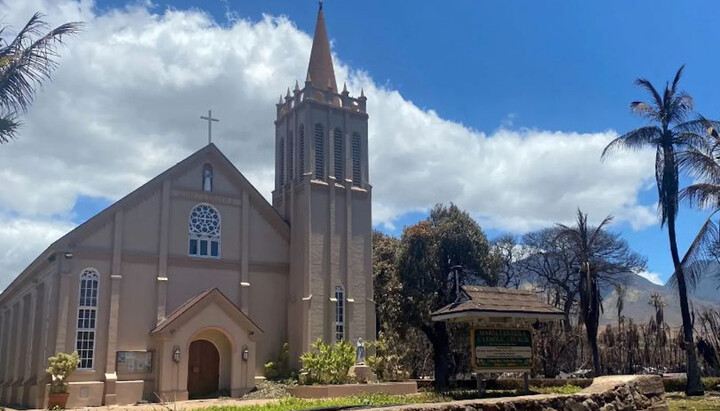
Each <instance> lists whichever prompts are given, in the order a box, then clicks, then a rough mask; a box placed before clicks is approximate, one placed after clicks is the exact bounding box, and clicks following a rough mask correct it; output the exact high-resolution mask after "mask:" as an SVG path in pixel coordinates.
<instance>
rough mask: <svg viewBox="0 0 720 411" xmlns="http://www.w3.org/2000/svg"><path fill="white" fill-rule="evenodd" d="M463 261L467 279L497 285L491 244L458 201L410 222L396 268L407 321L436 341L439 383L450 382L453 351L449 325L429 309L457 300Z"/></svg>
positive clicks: (434, 355) (434, 344) (435, 351)
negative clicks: (453, 271)
mask: <svg viewBox="0 0 720 411" xmlns="http://www.w3.org/2000/svg"><path fill="white" fill-rule="evenodd" d="M457 265H460V266H462V270H460V271H459V273H458V277H459V281H460V282H461V283H463V284H468V283H476V284H477V283H481V282H483V283H485V284H489V285H495V284H496V283H497V276H496V275H494V274H493V273H491V272H490V270H489V267H490V266H491V258H490V247H489V245H488V241H487V238H486V237H485V234H484V233H483V231H482V229H481V228H480V226H479V225H478V224H477V223H476V222H475V221H474V220H473V219H472V218H471V217H470V215H469V214H468V213H467V212H464V211H462V210H460V209H459V208H458V207H457V206H455V205H454V204H451V205H450V206H449V207H446V206H443V205H437V206H435V207H434V208H433V209H432V211H431V212H430V216H429V217H428V218H427V219H426V220H424V221H421V222H419V223H417V224H415V225H413V226H410V227H407V228H405V230H404V231H403V234H402V237H401V239H400V248H399V251H398V255H397V268H398V275H399V278H400V282H401V284H402V300H403V307H402V310H401V314H402V321H403V322H405V323H407V324H409V325H410V326H412V327H414V328H416V329H418V330H420V331H422V332H423V333H424V334H425V335H426V336H427V339H428V340H429V341H430V344H431V345H432V347H433V362H434V365H435V367H434V370H435V383H436V386H437V387H439V388H444V387H447V385H448V383H449V378H450V369H451V363H452V357H451V355H450V341H449V333H448V328H447V325H446V324H445V323H444V322H433V321H431V319H430V313H431V312H433V311H435V310H438V309H440V308H442V307H443V306H445V305H447V304H450V303H452V302H453V301H456V300H457V298H458V295H456V292H455V280H454V278H453V277H452V276H451V275H449V274H450V273H451V267H453V266H457Z"/></svg>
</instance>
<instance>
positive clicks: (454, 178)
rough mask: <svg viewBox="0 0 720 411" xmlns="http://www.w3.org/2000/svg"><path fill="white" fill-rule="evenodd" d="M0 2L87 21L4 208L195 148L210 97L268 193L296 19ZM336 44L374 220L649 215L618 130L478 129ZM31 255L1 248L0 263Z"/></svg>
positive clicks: (14, 167) (71, 198)
mask: <svg viewBox="0 0 720 411" xmlns="http://www.w3.org/2000/svg"><path fill="white" fill-rule="evenodd" d="M0 6H1V7H0V8H2V9H3V10H5V11H4V13H5V15H4V20H3V21H4V22H5V23H10V24H12V25H13V26H14V27H20V26H22V25H23V24H24V23H25V22H26V21H27V19H28V18H29V17H30V15H32V13H34V12H35V11H36V10H42V11H43V12H45V13H46V15H47V16H48V17H47V18H48V19H49V20H50V22H51V23H52V24H54V25H57V24H60V23H62V22H66V21H72V20H83V21H85V22H86V23H87V26H86V30H85V31H84V32H83V33H82V34H81V35H80V36H79V37H78V38H76V39H73V40H70V42H69V45H68V46H67V47H65V48H63V49H62V53H61V54H62V55H63V58H62V59H61V64H60V68H59V69H58V70H57V72H56V73H55V75H54V81H53V82H52V83H48V84H47V85H46V86H45V87H44V88H43V90H41V92H40V93H39V94H38V96H37V99H36V101H35V103H34V104H33V106H32V108H31V112H30V113H29V114H28V115H27V116H26V117H25V118H24V119H23V121H24V123H25V126H24V128H23V129H22V132H21V138H20V139H19V140H18V141H15V142H12V143H11V144H8V145H4V146H2V147H0V181H2V190H0V213H5V214H6V215H16V216H18V217H17V218H16V219H10V220H8V221H9V222H10V223H15V222H17V221H23V222H26V223H28V222H36V223H38V224H42V222H44V221H48V219H49V218H51V217H53V218H58V216H59V217H60V218H64V219H66V220H67V219H68V218H69V215H70V213H71V210H72V207H73V205H74V204H75V201H76V199H77V197H78V195H88V196H100V197H106V198H109V199H111V200H116V199H118V198H120V197H121V196H123V195H124V194H126V193H128V192H130V191H131V190H132V189H134V188H136V187H138V186H139V185H141V184H142V183H144V182H146V181H147V180H148V179H150V178H152V177H153V176H155V175H157V174H158V173H159V172H161V171H162V170H164V169H166V168H168V167H170V166H172V165H173V164H175V163H176V162H177V161H179V160H181V159H182V158H184V157H185V156H186V155H188V154H190V153H192V152H193V151H195V150H197V149H199V148H201V147H202V146H203V145H204V144H205V141H206V140H205V138H206V137H205V127H204V124H203V123H202V122H201V121H200V119H199V118H198V117H199V116H200V115H201V114H203V113H204V112H206V111H207V109H208V108H212V109H213V115H215V116H217V117H218V118H220V123H219V124H218V125H217V127H215V128H214V129H213V135H214V139H215V141H216V144H217V145H218V147H219V148H220V149H221V150H223V152H224V153H226V155H227V156H228V157H229V158H230V159H231V160H232V161H233V162H234V163H235V164H236V165H237V167H238V168H239V169H240V170H241V171H242V172H243V173H244V174H245V175H246V176H247V177H248V178H249V180H250V181H251V182H253V183H254V184H255V186H256V187H257V188H258V189H259V190H260V192H261V193H263V194H264V195H265V196H266V197H269V195H270V191H271V190H272V184H273V170H274V165H273V161H274V155H273V150H274V147H273V144H274V142H273V136H274V131H273V119H274V115H275V105H274V104H275V102H276V101H277V98H278V96H279V95H280V94H281V93H283V94H284V91H285V90H286V88H287V87H288V86H291V85H293V84H294V82H295V80H296V79H300V80H302V79H303V78H304V75H305V70H306V67H307V61H308V57H309V52H310V45H311V39H310V37H309V35H308V34H306V33H303V32H301V31H299V30H298V29H297V28H296V27H295V26H294V25H293V23H292V22H290V21H288V20H287V19H285V18H273V17H268V16H266V17H264V18H263V19H262V20H261V21H257V22H251V21H248V20H243V19H241V18H237V16H236V15H235V14H233V13H232V12H231V11H229V12H228V16H232V19H231V20H229V21H228V22H223V24H222V25H221V24H218V23H217V22H215V21H214V20H212V18H211V17H210V16H208V15H207V14H204V13H202V12H200V11H197V10H192V11H179V10H167V11H165V10H162V11H160V10H156V9H154V8H153V6H151V5H149V3H138V4H136V5H134V6H129V7H127V8H124V9H112V10H102V11H99V10H98V9H97V8H96V7H95V6H94V4H93V3H92V2H91V1H89V0H82V1H79V2H78V1H71V0H27V1H23V2H18V1H4V0H0ZM312 12H313V11H312V10H311V9H308V13H312ZM328 18H345V19H351V18H352V16H335V15H332V14H331V15H328ZM331 34H332V33H331ZM339 52H340V56H339V59H337V58H336V71H337V75H338V83H339V84H342V82H343V81H347V82H348V86H349V88H350V90H351V93H352V94H358V92H359V90H360V87H364V88H365V94H366V95H367V96H368V112H369V114H370V145H371V147H370V159H371V182H372V184H373V185H374V193H373V201H374V202H373V213H374V216H373V217H374V221H375V222H376V223H384V224H388V225H392V224H393V223H394V222H396V220H397V218H398V217H399V216H401V215H402V214H404V213H407V212H410V211H421V210H426V209H428V208H429V207H431V206H432V205H434V204H435V203H437V202H446V203H447V202H450V201H454V202H456V203H457V204H458V205H460V206H461V207H463V208H465V209H467V210H469V211H470V212H471V213H472V214H473V215H474V216H475V217H476V218H478V220H479V221H480V222H481V223H482V224H483V225H484V226H487V227H494V228H498V229H504V230H511V231H515V232H521V231H525V230H528V229H533V228H538V227H542V226H545V225H548V224H551V223H553V222H556V221H566V222H567V221H569V219H571V218H572V216H573V213H574V210H575V208H576V207H577V206H580V207H582V208H583V210H584V211H587V212H589V213H590V216H591V218H595V219H596V220H597V219H600V218H602V217H604V216H605V215H606V214H608V213H613V214H615V215H616V217H617V219H618V220H619V221H625V222H628V223H629V224H631V225H632V226H633V227H634V228H642V227H646V226H648V225H650V224H654V223H655V221H656V218H655V211H654V208H653V206H647V205H643V204H639V203H638V199H637V197H638V191H639V190H641V189H644V188H646V187H647V186H648V184H650V182H651V181H652V176H653V174H652V168H651V166H652V155H651V154H648V153H621V154H619V155H616V156H614V157H613V158H611V159H609V160H608V161H605V162H604V163H601V162H600V159H599V155H600V152H601V150H602V148H603V147H604V146H605V145H606V144H607V143H608V142H609V141H610V140H611V139H612V138H614V137H615V136H616V133H615V132H613V131H604V132H599V133H591V134H579V133H570V132H567V133H566V132H554V131H543V130H533V129H523V130H515V129H507V127H512V123H511V121H512V117H514V115H512V116H510V115H509V116H508V119H507V120H506V123H505V127H506V128H501V129H499V130H497V131H495V132H493V133H492V134H491V135H487V134H485V133H482V132H479V131H476V130H473V129H470V128H468V127H466V126H464V125H462V124H459V123H457V122H453V121H449V120H447V119H443V118H441V117H440V116H439V115H438V114H437V113H436V112H434V111H432V110H423V109H420V108H418V107H417V106H415V105H414V104H413V103H412V102H410V101H408V100H406V99H405V98H403V97H402V96H401V95H400V93H398V92H397V91H395V90H391V89H388V88H386V87H383V86H380V85H377V84H376V83H374V81H373V79H372V78H371V76H370V75H369V74H367V73H363V72H358V71H354V70H352V68H350V67H347V66H346V65H344V64H343V63H342V50H339ZM474 104H475V103H474ZM495 126H496V125H488V128H492V127H495ZM53 221H55V220H53ZM63 224H64V225H63ZM63 224H60V225H54V226H52V227H53V228H52V229H48V235H47V236H46V237H43V238H46V241H47V243H48V244H49V242H50V241H51V240H53V239H54V238H50V237H52V236H53V235H54V236H55V237H57V236H58V235H59V233H60V231H61V228H69V227H70V226H71V224H70V223H63ZM51 234H52V235H51ZM31 259H32V256H27V255H25V256H21V255H19V254H12V255H3V256H2V260H0V267H10V266H12V267H22V266H23V265H24V264H26V263H28V262H29V261H30V260H31ZM18 261H20V262H18ZM15 274H16V273H15ZM0 275H3V276H4V275H7V274H4V273H3V274H0ZM13 275H14V274H13Z"/></svg>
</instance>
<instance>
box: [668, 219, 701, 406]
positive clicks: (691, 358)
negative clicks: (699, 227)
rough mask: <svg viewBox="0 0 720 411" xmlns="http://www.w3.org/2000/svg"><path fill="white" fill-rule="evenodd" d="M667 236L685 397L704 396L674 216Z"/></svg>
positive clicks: (669, 220) (669, 222) (670, 221)
mask: <svg viewBox="0 0 720 411" xmlns="http://www.w3.org/2000/svg"><path fill="white" fill-rule="evenodd" d="M668 235H669V236H670V253H671V254H672V259H673V264H674V265H675V275H676V277H677V285H678V293H679V294H680V313H681V315H682V322H683V340H684V344H683V345H684V347H683V348H684V349H685V353H686V355H687V386H686V387H685V394H687V395H704V394H705V390H704V388H703V385H702V381H701V380H700V367H699V366H698V360H697V353H696V351H695V342H694V341H693V324H692V319H691V318H690V307H689V304H688V296H687V284H686V282H685V273H684V272H683V269H682V264H681V263H680V256H679V254H678V250H677V240H676V238H675V215H674V214H672V213H669V216H668Z"/></svg>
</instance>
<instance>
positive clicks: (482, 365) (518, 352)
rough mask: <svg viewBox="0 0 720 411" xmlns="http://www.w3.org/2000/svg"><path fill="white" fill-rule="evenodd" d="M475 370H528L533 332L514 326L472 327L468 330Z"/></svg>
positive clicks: (530, 361) (530, 360)
mask: <svg viewBox="0 0 720 411" xmlns="http://www.w3.org/2000/svg"><path fill="white" fill-rule="evenodd" d="M470 333H471V334H470V341H471V346H472V358H473V368H474V369H475V370H476V371H529V370H530V367H531V366H532V333H531V332H530V330H523V329H514V328H474V329H472V330H471V331H470Z"/></svg>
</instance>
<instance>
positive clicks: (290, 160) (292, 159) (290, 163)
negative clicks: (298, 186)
mask: <svg viewBox="0 0 720 411" xmlns="http://www.w3.org/2000/svg"><path fill="white" fill-rule="evenodd" d="M294 146H295V139H294V138H293V132H292V131H291V132H290V137H288V174H289V175H290V178H289V181H294V180H295V167H294V166H295V147H294Z"/></svg>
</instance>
